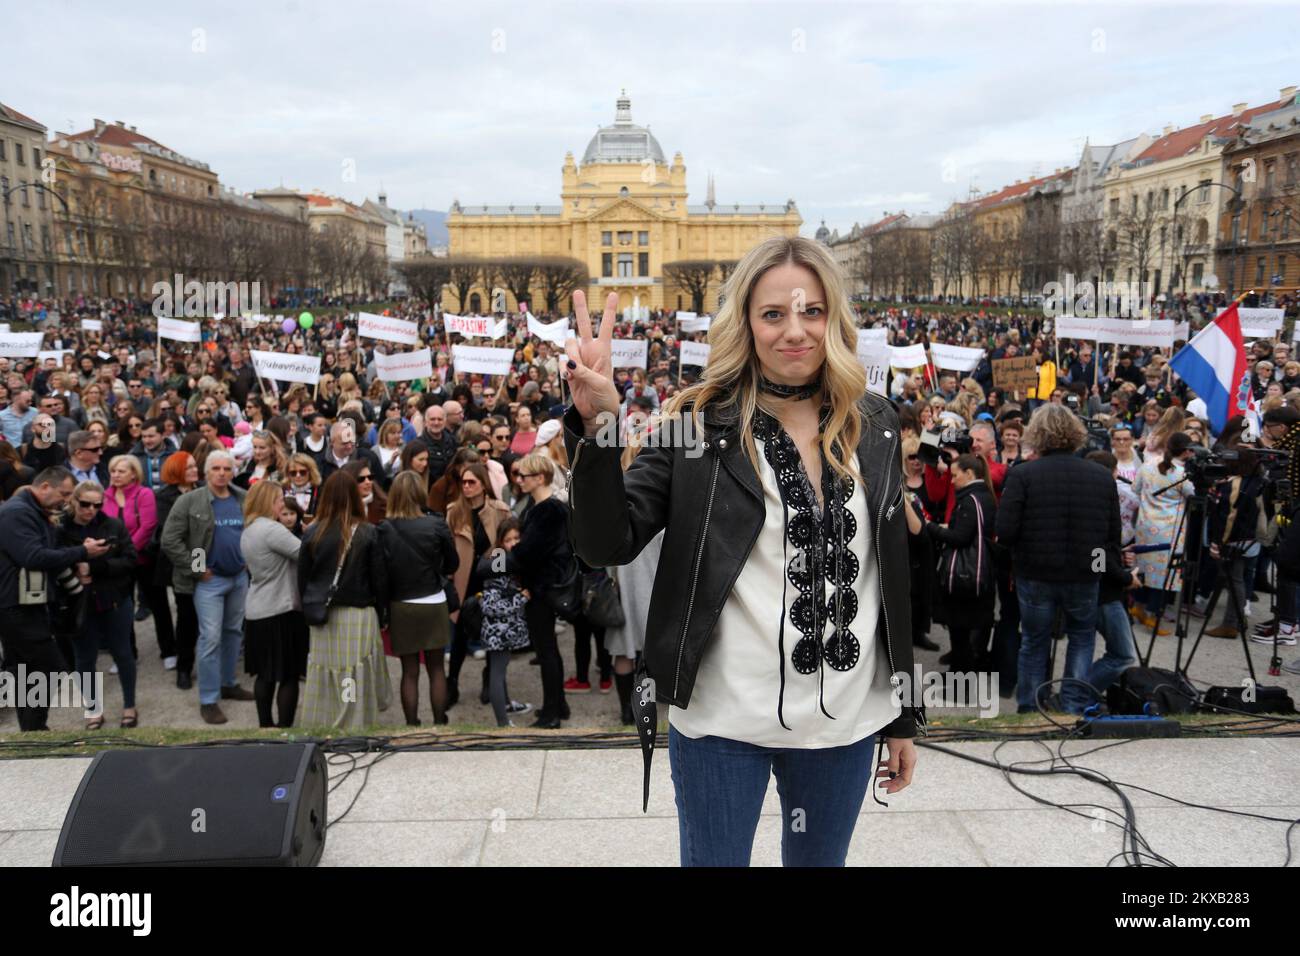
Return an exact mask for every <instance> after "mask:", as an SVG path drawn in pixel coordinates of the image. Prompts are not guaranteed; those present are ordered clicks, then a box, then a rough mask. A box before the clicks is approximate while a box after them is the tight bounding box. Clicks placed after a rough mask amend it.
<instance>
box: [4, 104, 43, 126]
mask: <svg viewBox="0 0 1300 956" xmlns="http://www.w3.org/2000/svg"><path fill="white" fill-rule="evenodd" d="M0 116H4V118H5V119H7V120H9V121H10V122H14V123H21V124H22V125H23V126H31V127H33V128H35V129H38V130H40V131H41V132H42V133H43V132H45V126H44V124H42V123H38V122H36V120H34V119H32V118H31V117H30V116H24V115H23V114H22V113H20V112H18V111H17V110H16V109H14V108H13V107H12V106H5V105H4V104H3V103H0Z"/></svg>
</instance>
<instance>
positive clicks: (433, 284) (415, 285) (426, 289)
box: [397, 253, 451, 309]
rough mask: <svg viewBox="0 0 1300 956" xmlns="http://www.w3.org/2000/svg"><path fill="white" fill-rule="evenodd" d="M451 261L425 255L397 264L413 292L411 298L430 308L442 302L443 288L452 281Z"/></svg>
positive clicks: (398, 269) (428, 254)
mask: <svg viewBox="0 0 1300 956" xmlns="http://www.w3.org/2000/svg"><path fill="white" fill-rule="evenodd" d="M448 261H449V260H447V259H446V258H443V257H441V256H435V255H432V254H430V253H425V254H424V255H422V256H416V257H414V258H411V259H404V260H403V261H401V262H399V263H398V264H397V271H398V272H399V273H400V274H401V276H402V278H403V279H404V280H405V281H406V285H407V287H408V288H409V289H410V290H411V298H413V299H415V300H416V301H418V302H425V303H427V304H428V306H429V308H430V309H432V308H433V307H434V306H436V305H438V304H439V303H441V302H442V288H443V286H445V285H447V283H448V282H450V281H451V268H450V266H449V265H448V264H447V263H448Z"/></svg>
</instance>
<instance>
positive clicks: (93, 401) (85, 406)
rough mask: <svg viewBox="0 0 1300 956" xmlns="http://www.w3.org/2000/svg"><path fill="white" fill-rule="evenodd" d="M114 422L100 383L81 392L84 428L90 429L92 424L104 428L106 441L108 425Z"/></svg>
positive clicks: (90, 385) (91, 384) (92, 384)
mask: <svg viewBox="0 0 1300 956" xmlns="http://www.w3.org/2000/svg"><path fill="white" fill-rule="evenodd" d="M112 420H113V415H112V413H111V412H110V411H109V410H108V406H107V405H106V404H104V389H103V387H102V386H101V385H100V384H99V383H98V382H91V383H90V384H89V385H87V386H86V387H85V388H84V389H82V391H81V421H82V427H84V428H89V427H90V424H91V422H99V423H100V424H101V425H103V426H104V439H105V440H106V441H107V439H108V423H109V422H111V421H112Z"/></svg>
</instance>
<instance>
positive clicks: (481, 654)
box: [474, 647, 487, 661]
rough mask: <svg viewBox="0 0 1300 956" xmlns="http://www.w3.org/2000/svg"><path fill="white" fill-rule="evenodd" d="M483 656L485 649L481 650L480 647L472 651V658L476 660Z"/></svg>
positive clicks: (484, 655)
mask: <svg viewBox="0 0 1300 956" xmlns="http://www.w3.org/2000/svg"><path fill="white" fill-rule="evenodd" d="M485 657H487V651H485V650H483V648H481V647H480V648H479V649H478V650H476V651H475V652H474V660H476V661H481V660H483V658H485Z"/></svg>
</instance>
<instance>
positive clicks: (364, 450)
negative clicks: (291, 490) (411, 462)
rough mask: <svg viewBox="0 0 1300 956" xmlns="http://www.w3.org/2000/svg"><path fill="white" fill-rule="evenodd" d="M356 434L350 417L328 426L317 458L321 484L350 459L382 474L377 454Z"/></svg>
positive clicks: (356, 431)
mask: <svg viewBox="0 0 1300 956" xmlns="http://www.w3.org/2000/svg"><path fill="white" fill-rule="evenodd" d="M358 435H359V432H358V430H357V426H356V423H355V422H354V421H352V420H351V419H350V418H342V419H340V420H339V421H337V422H335V423H334V424H333V425H331V426H330V440H329V444H328V445H326V446H325V453H324V454H323V455H321V456H320V458H319V459H318V461H319V462H320V480H321V484H324V483H325V480H326V479H327V478H329V476H330V475H332V474H334V472H336V471H338V470H339V469H340V468H342V467H343V466H344V465H346V464H347V463H348V462H350V461H364V462H366V463H367V464H368V465H369V466H370V470H371V471H372V472H373V473H374V474H376V475H378V474H382V472H383V467H382V466H381V465H380V464H379V456H378V455H377V454H375V452H374V451H373V450H371V449H370V448H369V447H368V446H365V445H361V444H359V443H358V441H357V438H358ZM430 458H432V456H430Z"/></svg>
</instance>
